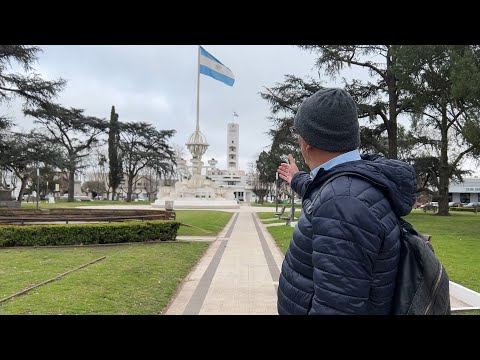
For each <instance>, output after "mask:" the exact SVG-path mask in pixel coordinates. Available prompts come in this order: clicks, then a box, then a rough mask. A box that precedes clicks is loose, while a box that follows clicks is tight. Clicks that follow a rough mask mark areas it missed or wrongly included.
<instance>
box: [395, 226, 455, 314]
mask: <svg viewBox="0 0 480 360" xmlns="http://www.w3.org/2000/svg"><path fill="white" fill-rule="evenodd" d="M399 226H400V232H401V235H400V260H399V263H398V270H397V278H396V286H395V292H394V296H393V303H392V310H391V311H392V314H393V315H450V291H449V282H450V281H449V279H448V275H447V272H446V271H445V268H444V267H443V265H442V263H441V262H440V260H439V259H438V258H437V256H436V255H435V252H434V250H433V247H432V245H431V244H430V237H427V236H425V235H422V234H420V233H419V232H418V231H417V230H415V228H414V227H413V226H412V225H411V224H410V223H408V222H407V221H405V220H403V219H399Z"/></svg>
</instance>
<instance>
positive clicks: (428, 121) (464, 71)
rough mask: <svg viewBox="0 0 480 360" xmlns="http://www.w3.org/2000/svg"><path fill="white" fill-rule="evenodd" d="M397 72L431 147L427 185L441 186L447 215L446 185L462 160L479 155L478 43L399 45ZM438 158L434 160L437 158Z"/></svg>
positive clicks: (417, 128)
mask: <svg viewBox="0 0 480 360" xmlns="http://www.w3.org/2000/svg"><path fill="white" fill-rule="evenodd" d="M393 56H394V57H395V58H396V65H395V73H396V76H397V79H398V80H399V83H398V84H399V86H400V87H401V88H402V89H403V90H404V91H405V94H406V96H407V97H408V101H409V102H410V103H411V105H412V108H411V109H410V110H409V113H410V114H411V117H412V127H413V129H414V130H415V131H416V133H417V134H418V136H417V139H418V141H419V142H421V143H422V144H424V145H425V146H426V147H427V148H430V149H431V155H430V156H431V159H432V160H431V161H430V162H429V161H427V162H425V161H419V159H417V160H416V161H417V162H419V163H421V166H422V167H423V169H424V172H425V175H424V179H423V181H424V184H430V185H431V186H433V187H435V188H437V189H438V194H439V211H438V214H439V215H448V186H449V181H450V180H451V179H452V178H458V179H461V176H462V175H463V174H464V173H465V172H464V171H461V170H460V169H459V165H460V164H461V162H462V160H464V159H465V158H466V157H469V156H471V157H472V156H478V155H479V154H480V87H479V85H478V84H479V83H480V46H467V45H461V46H446V45H435V46H422V47H419V46H398V47H397V48H396V50H395V52H394V54H393ZM433 159H434V160H433Z"/></svg>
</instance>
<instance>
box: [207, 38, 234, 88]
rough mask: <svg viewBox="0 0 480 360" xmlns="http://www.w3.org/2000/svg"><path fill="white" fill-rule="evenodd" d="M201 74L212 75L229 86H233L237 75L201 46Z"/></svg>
mask: <svg viewBox="0 0 480 360" xmlns="http://www.w3.org/2000/svg"><path fill="white" fill-rule="evenodd" d="M200 74H204V75H208V76H211V77H212V78H214V79H216V80H218V81H221V82H223V83H225V84H227V85H229V86H233V83H234V82H235V76H234V75H233V73H232V70H230V69H229V68H228V67H226V66H225V65H223V64H222V63H221V62H220V61H218V60H217V59H216V58H215V57H214V56H213V55H212V54H210V53H209V52H208V51H207V50H205V49H204V48H203V47H201V46H200Z"/></svg>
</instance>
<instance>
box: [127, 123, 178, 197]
mask: <svg viewBox="0 0 480 360" xmlns="http://www.w3.org/2000/svg"><path fill="white" fill-rule="evenodd" d="M174 133H175V130H157V129H155V128H154V127H153V126H152V125H151V124H148V123H145V122H129V123H122V124H121V125H120V142H119V149H120V151H121V154H122V159H123V163H124V166H123V169H124V173H125V174H126V175H127V201H132V194H133V191H134V181H135V180H136V179H137V176H138V175H139V174H140V173H141V171H142V170H143V169H146V168H151V169H152V170H153V171H155V172H156V173H157V174H158V175H159V176H162V175H163V176H165V175H169V174H171V173H173V171H174V165H176V162H175V152H174V151H173V149H172V148H171V147H170V145H169V144H168V140H169V139H170V138H171V137H172V136H173V134H174Z"/></svg>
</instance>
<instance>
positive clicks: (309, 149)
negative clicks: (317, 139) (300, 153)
mask: <svg viewBox="0 0 480 360" xmlns="http://www.w3.org/2000/svg"><path fill="white" fill-rule="evenodd" d="M305 149H306V150H308V151H311V150H313V149H315V148H314V147H313V146H312V145H308V144H307V143H305Z"/></svg>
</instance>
